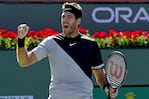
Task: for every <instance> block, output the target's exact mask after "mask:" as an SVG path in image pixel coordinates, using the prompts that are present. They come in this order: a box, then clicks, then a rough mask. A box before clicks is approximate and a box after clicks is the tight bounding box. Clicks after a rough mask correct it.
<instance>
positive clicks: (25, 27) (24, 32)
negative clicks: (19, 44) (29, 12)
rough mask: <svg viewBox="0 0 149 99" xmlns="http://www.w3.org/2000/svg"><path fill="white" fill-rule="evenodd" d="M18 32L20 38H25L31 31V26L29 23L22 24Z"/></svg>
mask: <svg viewBox="0 0 149 99" xmlns="http://www.w3.org/2000/svg"><path fill="white" fill-rule="evenodd" d="M17 32H18V38H19V39H23V38H24V37H26V35H27V33H28V32H29V26H28V25H27V24H20V25H19V26H18V30H17Z"/></svg>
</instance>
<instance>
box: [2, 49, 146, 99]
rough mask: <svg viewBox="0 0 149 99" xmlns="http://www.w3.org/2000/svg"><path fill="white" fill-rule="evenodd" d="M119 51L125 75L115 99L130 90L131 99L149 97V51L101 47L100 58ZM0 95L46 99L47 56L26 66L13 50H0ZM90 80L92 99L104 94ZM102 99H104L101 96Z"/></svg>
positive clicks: (48, 69)
mask: <svg viewBox="0 0 149 99" xmlns="http://www.w3.org/2000/svg"><path fill="white" fill-rule="evenodd" d="M114 50H119V51H121V52H123V53H124V54H125V56H126V59H127V64H128V70H129V71H128V74H127V79H126V81H125V82H124V85H123V86H122V87H121V88H120V91H119V96H118V97H120V98H118V99H125V98H126V97H125V94H127V93H129V92H133V93H134V94H136V96H135V97H136V98H135V99H142V96H144V97H146V99H147V98H149V97H148V95H147V93H148V92H149V87H148V84H149V78H148V70H149V66H148V64H149V61H148V56H149V50H148V49H145V48H144V49H101V53H102V57H103V60H104V61H106V58H107V56H108V55H109V54H110V52H112V51H114ZM0 61H1V64H0V67H1V68H0V96H8V95H9V96H11V95H33V96H34V99H47V96H48V86H49V82H50V67H49V64H48V59H47V58H45V59H43V60H42V61H40V62H38V63H36V64H34V65H32V66H30V67H27V68H21V67H19V65H18V63H17V60H16V53H15V51H14V50H1V51H0ZM93 82H94V86H95V88H94V97H95V98H94V99H98V97H102V99H104V97H106V96H105V94H104V93H103V92H102V90H101V89H100V88H99V87H97V84H96V82H95V79H94V78H93ZM105 99H106V98H105Z"/></svg>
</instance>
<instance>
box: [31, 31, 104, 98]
mask: <svg viewBox="0 0 149 99" xmlns="http://www.w3.org/2000/svg"><path fill="white" fill-rule="evenodd" d="M32 52H33V53H35V55H36V56H37V58H38V61H40V60H41V59H43V58H45V57H48V59H49V65H50V70H51V82H50V86H49V98H48V99H92V96H93V95H92V91H93V84H92V80H91V76H92V69H100V68H103V66H104V65H103V62H102V58H101V54H100V50H99V48H98V45H97V43H96V41H95V40H94V39H92V38H90V37H87V36H85V35H83V34H79V35H78V36H77V37H75V38H67V37H65V36H64V34H63V33H61V34H59V35H57V36H50V37H47V38H45V39H44V40H43V41H42V42H41V43H40V44H39V45H38V46H37V47H36V48H34V49H33V50H32Z"/></svg>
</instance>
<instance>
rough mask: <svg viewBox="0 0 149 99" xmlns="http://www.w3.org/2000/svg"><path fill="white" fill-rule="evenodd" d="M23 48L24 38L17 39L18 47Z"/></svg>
mask: <svg viewBox="0 0 149 99" xmlns="http://www.w3.org/2000/svg"><path fill="white" fill-rule="evenodd" d="M24 46H25V37H24V38H18V47H19V48H23V47H24Z"/></svg>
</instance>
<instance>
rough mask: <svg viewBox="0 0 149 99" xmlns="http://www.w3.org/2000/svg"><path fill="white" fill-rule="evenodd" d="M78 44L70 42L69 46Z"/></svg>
mask: <svg viewBox="0 0 149 99" xmlns="http://www.w3.org/2000/svg"><path fill="white" fill-rule="evenodd" d="M76 44H77V42H74V43H69V46H74V45H76Z"/></svg>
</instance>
